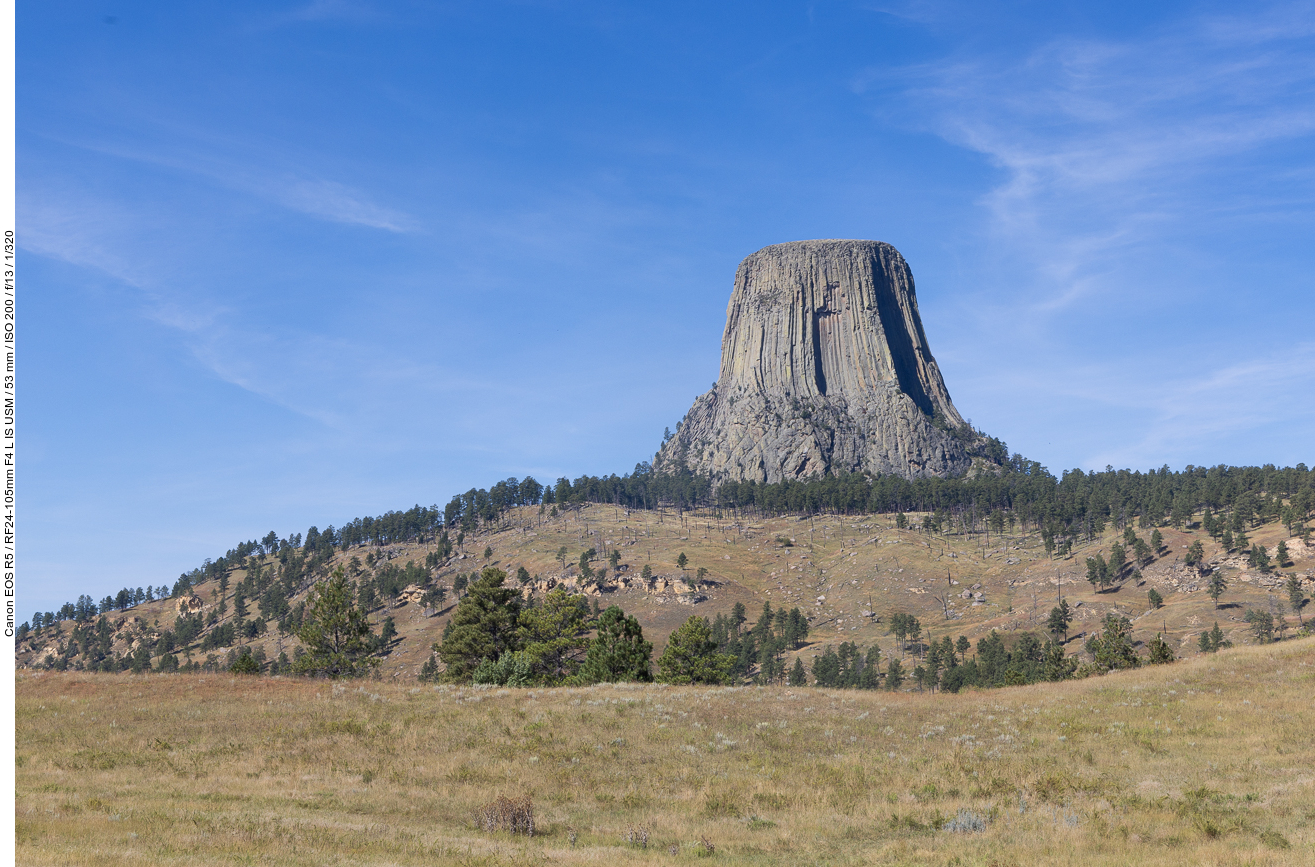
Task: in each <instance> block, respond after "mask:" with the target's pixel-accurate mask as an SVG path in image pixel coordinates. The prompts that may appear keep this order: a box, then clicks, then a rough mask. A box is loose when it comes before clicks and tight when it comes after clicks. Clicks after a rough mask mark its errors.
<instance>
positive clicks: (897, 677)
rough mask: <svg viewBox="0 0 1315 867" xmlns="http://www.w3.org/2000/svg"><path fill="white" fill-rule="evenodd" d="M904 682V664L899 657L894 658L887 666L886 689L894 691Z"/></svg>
mask: <svg viewBox="0 0 1315 867" xmlns="http://www.w3.org/2000/svg"><path fill="white" fill-rule="evenodd" d="M902 683H904V666H902V665H900V661H899V660H898V659H892V660H891V661H890V664H889V665H887V666H886V689H888V690H890V691H891V692H894V691H895V690H897V689H899V688H900V684H902Z"/></svg>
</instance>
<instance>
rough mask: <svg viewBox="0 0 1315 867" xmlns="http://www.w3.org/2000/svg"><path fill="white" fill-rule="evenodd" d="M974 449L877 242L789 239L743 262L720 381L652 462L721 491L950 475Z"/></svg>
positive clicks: (900, 267) (896, 262)
mask: <svg viewBox="0 0 1315 867" xmlns="http://www.w3.org/2000/svg"><path fill="white" fill-rule="evenodd" d="M976 439H978V437H977V435H976V434H975V433H973V432H972V431H971V430H970V429H969V426H968V425H965V424H964V421H963V419H962V418H961V417H960V415H959V412H958V410H956V409H955V408H954V404H953V403H951V402H950V393H949V391H948V390H947V389H946V388H945V381H944V380H943V379H942V378H941V372H940V369H939V368H938V367H937V366H936V360H935V359H934V358H933V357H932V354H931V349H930V348H929V347H928V346H927V335H926V334H925V333H924V332H923V329H922V320H921V318H920V317H919V316H918V300H917V296H916V295H915V294H914V288H913V274H912V273H911V272H910V271H909V266H908V264H907V263H906V262H905V261H904V257H903V256H901V255H900V254H899V252H898V251H897V250H896V249H895V248H894V247H892V246H890V245H889V244H883V243H881V242H880V241H836V240H827V241H795V242H792V243H788V244H774V245H772V246H770V247H764V248H763V249H761V250H759V251H758V252H757V253H754V254H753V255H752V256H749V257H748V258H747V259H745V260H744V261H743V262H741V263H740V267H739V269H738V270H737V271H736V273H735V288H734V289H733V290H732V291H731V300H730V304H729V305H728V306H727V308H726V331H725V333H724V334H723V335H722V341H721V375H720V376H719V377H718V379H717V383H716V385H714V386H713V388H712V390H711V391H709V392H707V393H706V394H703V395H700V396H699V397H698V398H697V399H696V400H695V401H694V406H693V407H691V408H690V411H689V412H688V413H686V414H685V418H684V420H683V421H682V422H681V424H680V425H678V426H677V431H676V434H675V436H674V437H673V438H672V439H670V440H669V441H667V442H665V443H664V444H663V446H662V449H661V450H660V451H659V452H658V455H657V457H656V459H655V461H654V463H655V464H656V467H657V468H658V469H660V470H665V471H676V470H679V469H681V468H682V466H683V467H685V468H688V469H689V470H690V471H692V472H694V473H697V474H700V475H707V476H710V477H711V478H712V479H713V481H714V482H715V483H718V484H719V483H721V482H725V481H757V482H780V481H783V480H786V479H804V478H808V477H815V476H821V475H826V474H828V473H847V472H867V473H871V474H874V475H878V474H896V475H900V476H903V477H905V478H919V477H923V476H952V475H959V474H962V473H964V472H966V471H967V470H968V469H970V468H971V467H972V463H973V459H972V456H971V454H970V450H972V449H973V445H974V443H975V440H976Z"/></svg>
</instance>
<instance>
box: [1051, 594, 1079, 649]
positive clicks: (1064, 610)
mask: <svg viewBox="0 0 1315 867" xmlns="http://www.w3.org/2000/svg"><path fill="white" fill-rule="evenodd" d="M1072 622H1073V612H1072V610H1071V609H1070V608H1069V607H1068V600H1060V603H1059V604H1058V605H1056V606H1055V607H1054V608H1052V609H1050V616H1049V617H1048V618H1046V630H1047V631H1048V632H1049V633H1050V634H1051V635H1053V636H1055V637H1056V638H1060V637H1062V638H1063V639H1064V640H1065V641H1068V627H1069V624H1070V623H1072Z"/></svg>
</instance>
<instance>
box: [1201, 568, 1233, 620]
mask: <svg viewBox="0 0 1315 867" xmlns="http://www.w3.org/2000/svg"><path fill="white" fill-rule="evenodd" d="M1227 589H1228V582H1227V581H1225V580H1224V576H1223V575H1222V574H1221V573H1219V572H1214V573H1212V574H1211V575H1210V580H1209V581H1208V582H1206V585H1205V592H1206V595H1207V596H1209V597H1210V598H1211V599H1213V600H1214V602H1215V610H1216V611H1218V610H1219V597H1220V596H1223V595H1224V591H1225V590H1227Z"/></svg>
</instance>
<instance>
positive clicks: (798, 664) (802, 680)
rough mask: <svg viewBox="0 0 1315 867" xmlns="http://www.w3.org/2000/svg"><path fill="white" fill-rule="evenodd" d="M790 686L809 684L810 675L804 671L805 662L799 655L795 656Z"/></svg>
mask: <svg viewBox="0 0 1315 867" xmlns="http://www.w3.org/2000/svg"><path fill="white" fill-rule="evenodd" d="M789 684H790V686H807V685H808V675H807V674H805V673H804V663H803V660H801V659H800V658H799V657H797V656H796V657H795V658H794V666H793V667H792V668H791V669H790V680H789Z"/></svg>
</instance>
